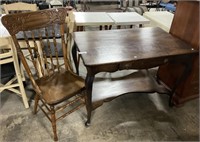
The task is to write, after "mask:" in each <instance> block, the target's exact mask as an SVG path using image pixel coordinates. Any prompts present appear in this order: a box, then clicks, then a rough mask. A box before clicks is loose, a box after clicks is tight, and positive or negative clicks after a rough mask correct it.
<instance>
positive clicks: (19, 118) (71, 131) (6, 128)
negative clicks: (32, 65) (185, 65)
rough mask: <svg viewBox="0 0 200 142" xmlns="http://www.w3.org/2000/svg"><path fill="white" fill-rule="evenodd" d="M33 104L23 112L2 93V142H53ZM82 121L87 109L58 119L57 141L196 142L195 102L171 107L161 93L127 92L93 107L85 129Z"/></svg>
mask: <svg viewBox="0 0 200 142" xmlns="http://www.w3.org/2000/svg"><path fill="white" fill-rule="evenodd" d="M28 94H31V93H30V92H28ZM29 97H30V96H29ZM33 102H34V101H32V102H31V107H30V108H29V109H25V108H24V106H23V103H22V101H21V98H20V97H18V96H16V95H15V94H11V93H8V92H4V93H2V94H1V116H0V122H1V123H0V124H1V129H0V141H1V142H10V141H14V142H29V141H30V142H41V141H42V142H50V141H53V133H52V129H51V124H50V122H49V121H48V119H47V118H46V117H45V116H44V114H43V113H42V112H41V111H39V112H38V114H37V115H33V113H32V110H33ZM85 120H86V110H85V108H84V107H83V108H81V109H80V110H78V111H76V112H74V113H72V114H71V115H69V116H68V117H66V118H65V119H63V120H61V121H59V122H58V123H57V125H58V127H57V128H58V129H57V132H58V137H59V141H62V142H103V141H104V142H133V141H135V142H138V141H198V140H199V100H198V99H196V100H192V101H190V102H188V103H186V104H185V105H184V106H182V107H179V108H170V107H168V96H166V95H160V94H157V93H154V94H126V95H124V96H121V97H119V98H117V99H115V100H113V101H111V102H108V103H104V104H103V106H101V107H99V108H97V109H96V110H95V111H94V113H93V117H92V125H91V126H90V127H88V128H87V127H85V125H84V122H85Z"/></svg>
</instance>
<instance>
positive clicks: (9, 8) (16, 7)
mask: <svg viewBox="0 0 200 142" xmlns="http://www.w3.org/2000/svg"><path fill="white" fill-rule="evenodd" d="M3 8H4V10H5V13H6V14H10V13H19V12H23V11H25V12H27V11H36V10H37V9H38V8H37V5H36V4H29V3H23V2H17V3H11V4H4V5H3Z"/></svg>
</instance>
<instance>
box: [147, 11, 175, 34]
mask: <svg viewBox="0 0 200 142" xmlns="http://www.w3.org/2000/svg"><path fill="white" fill-rule="evenodd" d="M143 16H144V17H145V18H147V19H149V20H150V24H149V25H146V26H148V27H160V28H162V29H163V30H165V31H166V32H169V30H170V27H171V24H172V20H173V18H174V14H173V13H171V12H168V11H152V12H145V13H144V14H143Z"/></svg>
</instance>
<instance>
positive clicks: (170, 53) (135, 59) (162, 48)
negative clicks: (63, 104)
mask: <svg viewBox="0 0 200 142" xmlns="http://www.w3.org/2000/svg"><path fill="white" fill-rule="evenodd" d="M124 35H126V36H124ZM73 37H74V40H75V46H74V47H73V48H72V55H73V59H74V62H75V66H76V70H77V73H78V64H77V63H78V62H77V52H79V54H80V55H81V58H82V60H83V63H84V66H85V67H86V68H87V76H86V80H85V83H86V91H87V93H86V94H87V101H86V108H87V112H88V116H87V117H88V119H87V122H86V125H88V124H89V123H90V119H91V112H92V111H93V110H94V109H95V108H96V106H95V105H96V104H95V103H96V102H98V103H99V102H101V101H108V100H109V99H111V98H116V97H117V96H119V95H122V94H126V93H130V92H159V93H169V95H170V99H169V101H171V98H172V95H173V94H174V92H175V90H176V87H177V86H178V85H179V83H180V82H181V81H183V79H184V77H185V76H187V74H188V71H190V67H191V64H190V59H192V56H193V55H196V54H198V51H197V50H194V49H193V48H192V46H190V45H189V44H187V43H186V42H184V41H182V40H180V39H178V38H176V37H175V36H172V35H170V34H169V33H167V32H165V31H163V30H162V29H160V28H158V27H157V28H138V29H125V30H124V29H120V30H106V31H89V32H74V35H73ZM168 62H171V63H174V64H176V63H177V64H179V63H183V65H185V69H184V71H183V73H182V76H181V77H180V78H178V79H177V81H176V84H175V85H174V87H173V89H172V90H168V89H164V88H163V89H161V88H160V86H158V87H156V86H154V84H156V83H157V82H156V81H155V80H152V81H150V80H149V79H144V80H138V79H137V78H135V79H133V78H132V79H128V78H126V77H125V78H121V79H119V80H118V79H117V78H114V79H113V78H111V79H108V80H105V81H101V82H102V83H99V84H102V85H100V86H98V84H97V85H95V81H94V80H95V75H96V74H97V73H100V72H115V71H119V70H130V69H149V68H153V67H157V66H160V65H163V64H166V63H168ZM108 82H109V83H110V85H109V84H108ZM93 83H94V84H93ZM115 85H116V86H115ZM101 87H102V88H101ZM109 87H111V88H109ZM137 87H139V88H137ZM152 87H154V88H152Z"/></svg>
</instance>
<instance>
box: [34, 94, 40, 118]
mask: <svg viewBox="0 0 200 142" xmlns="http://www.w3.org/2000/svg"><path fill="white" fill-rule="evenodd" d="M39 98H40V97H39V95H37V94H36V95H35V106H34V110H33V113H34V114H36V113H37V107H38V102H39Z"/></svg>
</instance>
